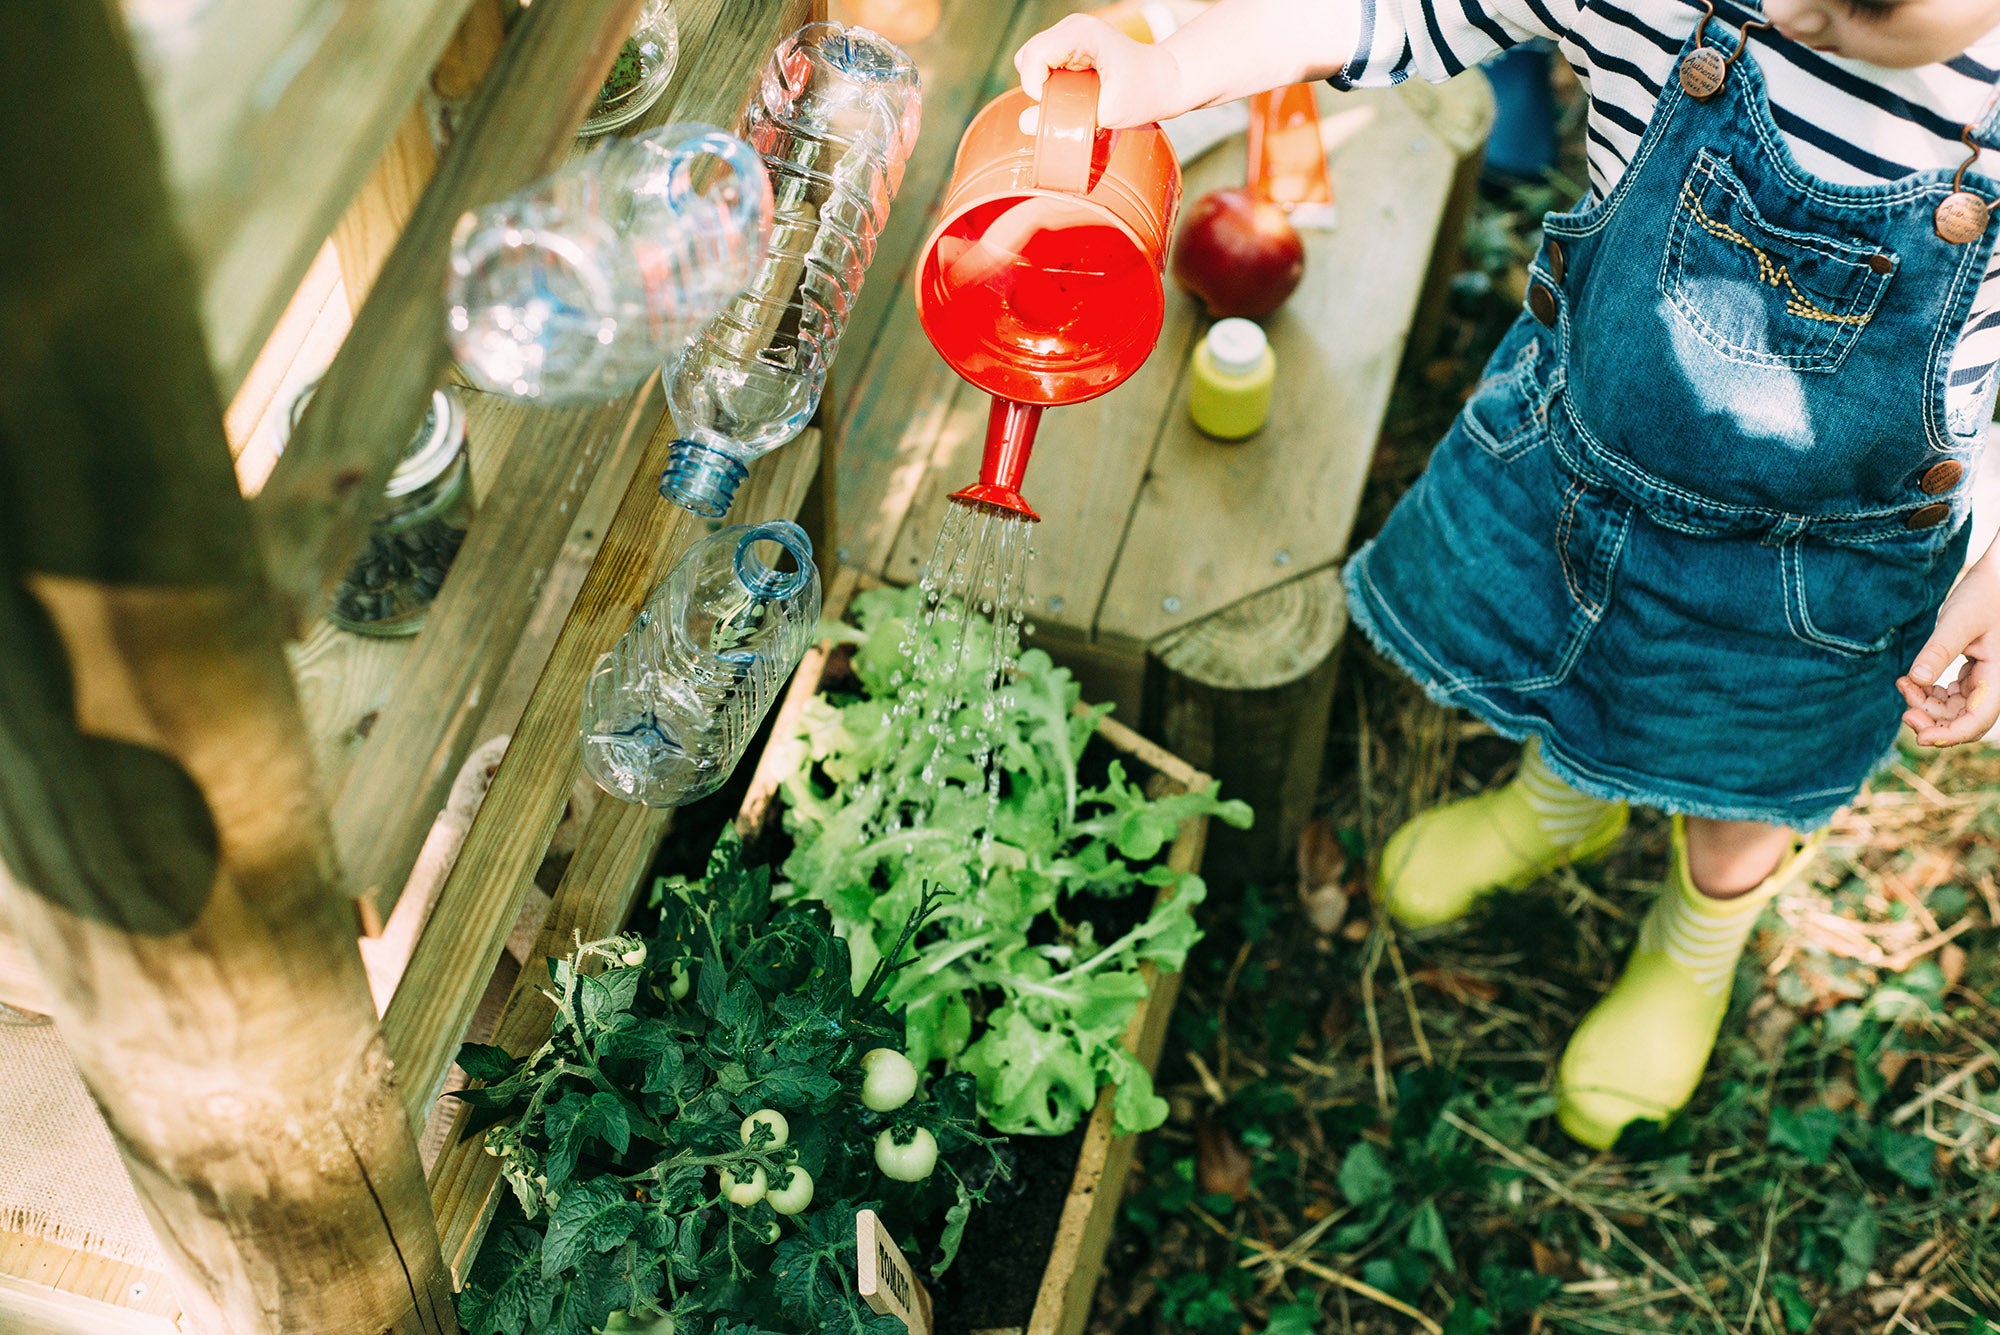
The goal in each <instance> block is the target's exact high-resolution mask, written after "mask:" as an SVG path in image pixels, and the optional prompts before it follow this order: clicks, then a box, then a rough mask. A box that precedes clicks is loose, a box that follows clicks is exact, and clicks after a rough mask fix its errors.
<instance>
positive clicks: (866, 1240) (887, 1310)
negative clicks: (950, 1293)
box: [854, 1210, 931, 1335]
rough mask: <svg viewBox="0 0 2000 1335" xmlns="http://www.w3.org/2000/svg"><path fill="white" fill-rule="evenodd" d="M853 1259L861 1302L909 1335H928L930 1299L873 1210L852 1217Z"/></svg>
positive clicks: (920, 1281)
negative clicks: (907, 1330) (896, 1322)
mask: <svg viewBox="0 0 2000 1335" xmlns="http://www.w3.org/2000/svg"><path fill="white" fill-rule="evenodd" d="M854 1255H855V1259H856V1261H857V1263H858V1265H857V1269H858V1270H859V1271H860V1283H859V1284H858V1285H856V1287H857V1288H858V1289H859V1290H860V1292H861V1299H862V1301H863V1302H865V1303H867V1304H868V1306H869V1307H870V1308H871V1309H872V1310H873V1311H875V1312H878V1313H880V1314H882V1315H885V1316H893V1317H895V1318H897V1319H898V1320H900V1321H901V1322H902V1323H903V1324H904V1325H906V1326H908V1327H909V1328H910V1335H930V1330H931V1295H930V1294H929V1292H928V1291H926V1290H925V1288H924V1283H923V1281H922V1280H920V1279H918V1278H917V1272H916V1271H914V1270H912V1269H910V1263H909V1262H908V1261H905V1260H904V1259H903V1253H902V1252H901V1251H900V1250H899V1249H898V1248H897V1246H896V1240H895V1239H894V1238H892V1237H890V1236H889V1230H888V1229H886V1228H884V1227H882V1218H881V1216H880V1215H878V1214H876V1213H875V1212H874V1211H873V1210H861V1211H858V1212H857V1213H856V1214H855V1216H854Z"/></svg>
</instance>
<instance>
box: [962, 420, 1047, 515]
mask: <svg viewBox="0 0 2000 1335" xmlns="http://www.w3.org/2000/svg"><path fill="white" fill-rule="evenodd" d="M1041 420H1042V409H1041V405H1040V404H1034V403H1016V402H1014V401H1013V400H1012V399H1002V398H995V399H994V400H993V410H992V412H991V413H990V414H989V415H988V416H987V419H986V453H985V455H984V457H982V458H981V459H980V461H979V481H978V482H976V483H974V484H973V485H972V486H969V487H967V488H965V489H964V490H962V491H954V492H953V493H952V494H951V499H953V500H954V501H957V502H959V503H960V504H961V505H983V506H986V507H988V508H990V509H994V510H1001V511H1004V512H1006V513H1008V514H1016V515H1019V516H1021V517H1022V518H1023V519H1026V520H1028V521H1029V522H1030V523H1039V522H1041V518H1042V517H1041V516H1040V515H1038V514H1036V513H1035V511H1034V508H1033V507H1031V506H1030V505H1029V504H1028V502H1027V501H1026V500H1025V499H1023V498H1022V496H1021V479H1022V478H1023V477H1025V476H1026V475H1027V472H1028V456H1029V455H1030V454H1031V453H1033V452H1034V448H1035V428H1036V427H1037V426H1039V425H1040V424H1041Z"/></svg>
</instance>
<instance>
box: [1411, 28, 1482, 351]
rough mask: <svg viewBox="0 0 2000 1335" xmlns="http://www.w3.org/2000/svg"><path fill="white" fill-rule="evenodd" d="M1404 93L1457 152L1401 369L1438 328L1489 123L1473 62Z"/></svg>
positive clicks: (1432, 342) (1427, 346)
mask: <svg viewBox="0 0 2000 1335" xmlns="http://www.w3.org/2000/svg"><path fill="white" fill-rule="evenodd" d="M1404 96H1405V97H1407V98H1408V99H1409V102H1410V106H1411V108H1412V109H1413V110H1415V111H1416V113H1417V114H1418V115H1419V116H1422V117H1423V118H1424V120H1425V121H1426V122H1427V123H1428V124H1429V125H1430V127H1431V129H1432V130H1434V131H1436V132H1437V135H1438V137H1439V138H1440V139H1443V140H1444V141H1445V145H1446V147H1448V148H1450V149H1451V151H1452V152H1453V153H1455V154H1457V155H1458V166H1457V167H1456V168H1455V169H1454V170H1453V172H1452V177H1451V187H1450V189H1448V190H1447V191H1446V192H1445V203H1444V213H1443V216H1442V217H1440V218H1439V220H1438V229H1437V239H1436V241H1435V242H1434V243H1433V244H1432V246H1431V263H1430V268H1429V270H1428V271H1426V272H1425V274H1424V285H1423V290H1422V293H1421V294H1420V295H1419V296H1418V297H1417V313H1416V315H1415V317H1414V318H1413V319H1412V320H1411V321H1410V340H1409V343H1408V345H1407V346H1406V347H1405V348H1404V349H1403V369H1404V370H1405V371H1409V370H1413V369H1416V368H1418V367H1421V366H1422V364H1423V363H1424V362H1426V361H1429V360H1430V356H1431V353H1432V352H1433V351H1434V350H1435V349H1436V347H1437V341H1438V336H1439V335H1440V334H1441V333H1442V332H1443V329H1444V317H1445V306H1446V303H1447V302H1448V301H1449V299H1450V296H1451V280H1452V276H1453V275H1454V274H1456V273H1457V272H1458V270H1459V266H1460V264H1461V263H1462V260H1461V257H1460V255H1459V242H1460V239H1461V238H1462V237H1463V236H1464V235H1465V224H1466V222H1467V221H1468V220H1469V219H1470V218H1471V217H1472V206H1473V204H1474V202H1475V201H1476V200H1477V199H1478V197H1479V168H1480V165H1481V163H1482V162H1483V161H1484V160H1485V157H1486V136H1487V134H1488V132H1489V131H1491V130H1492V128H1493V87H1492V85H1491V84H1489V83H1488V82H1487V81H1486V74H1485V72H1484V71H1482V70H1479V69H1476V68H1475V69H1471V70H1467V71H1466V72H1465V73H1464V74H1461V75H1459V76H1458V77H1457V78H1456V79H1453V80H1452V81H1451V82H1450V83H1448V84H1446V85H1444V86H1443V87H1437V86H1435V85H1432V84H1427V83H1412V84H1410V85H1407V86H1406V91H1405V93H1404Z"/></svg>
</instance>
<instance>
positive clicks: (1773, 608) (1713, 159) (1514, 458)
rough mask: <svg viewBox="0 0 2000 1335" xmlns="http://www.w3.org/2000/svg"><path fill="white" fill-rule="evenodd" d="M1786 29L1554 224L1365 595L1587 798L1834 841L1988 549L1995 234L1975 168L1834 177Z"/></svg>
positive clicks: (1384, 542) (1660, 114)
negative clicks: (1966, 345) (1959, 403)
mask: <svg viewBox="0 0 2000 1335" xmlns="http://www.w3.org/2000/svg"><path fill="white" fill-rule="evenodd" d="M1748 17H1754V16H1752V15H1740V16H1739V21H1740V18H1748ZM1707 31H1708V37H1707V44H1708V45H1712V46H1713V45H1720V46H1723V47H1724V49H1725V50H1727V49H1728V47H1729V45H1730V43H1729V36H1730V33H1729V32H1728V31H1726V30H1723V28H1722V25H1721V24H1720V23H1716V22H1710V23H1709V24H1708V25H1707ZM1701 40H1702V38H1701V33H1700V31H1699V30H1697V34H1696V36H1695V37H1694V38H1691V39H1690V41H1689V44H1688V47H1687V48H1684V50H1683V53H1682V56H1683V59H1685V57H1686V54H1687V51H1688V50H1692V49H1693V48H1694V47H1695V46H1696V44H1697V43H1698V42H1700V41H1701ZM1736 40H1737V41H1738V42H1739V43H1740V42H1741V40H1742V39H1741V38H1740V37H1738V38H1737V39H1736ZM1767 40H1769V41H1772V42H1777V41H1782V40H1783V39H1782V38H1781V37H1779V36H1778V35H1777V34H1776V33H1775V32H1763V33H1759V34H1757V36H1756V37H1755V38H1753V39H1751V42H1750V49H1749V50H1748V52H1747V53H1742V58H1740V59H1736V60H1734V61H1733V62H1732V63H1731V65H1730V66H1729V67H1728V71H1727V78H1726V79H1725V81H1724V83H1723V87H1722V89H1721V90H1720V91H1718V92H1716V93H1715V94H1714V95H1713V96H1711V97H1710V98H1708V99H1707V100H1706V101H1697V100H1696V99H1695V98H1693V97H1691V96H1689V95H1688V94H1687V93H1685V92H1684V91H1683V90H1682V88H1681V87H1680V84H1679V81H1678V80H1677V79H1674V78H1671V77H1670V78H1669V79H1668V80H1667V86H1666V88H1665V89H1664V91H1663V92H1662V94H1661V97H1660V101H1659V105H1658V109H1657V110H1656V112H1655V114H1654V116H1653V120H1652V123H1651V125H1650V126H1649V127H1648V128H1647V130H1646V133H1645V135H1644V137H1643V139H1642V140H1641V141H1640V144H1639V146H1638V148H1637V150H1636V151H1635V153H1634V156H1633V158H1632V161H1631V163H1630V165H1629V166H1628V167H1627V169H1626V171H1625V174H1624V175H1623V176H1622V177H1621V178H1620V180H1619V181H1618V183H1617V185H1616V186H1615V187H1614V188H1613V189H1612V190H1611V192H1610V193H1609V194H1608V195H1607V196H1606V197H1605V198H1603V199H1601V200H1599V201H1597V202H1595V203H1588V204H1586V205H1585V206H1583V207H1580V208H1579V209H1577V210H1576V211H1574V212H1571V213H1557V214H1551V215H1549V217H1548V218H1547V219H1546V221H1545V222H1544V224H1543V235H1544V241H1543V246H1542V249H1541V251H1540V253H1539V254H1538V255H1537V256H1536V258H1535V261H1534V264H1533V266H1532V268H1531V270H1530V288H1529V293H1528V299H1527V309H1526V311H1525V312H1524V313H1523V314H1522V316H1521V317H1520V319H1519V320H1517V321H1516V322H1515V324H1514V326H1513V327H1512V329H1511V330H1510V331H1509V333H1508V335H1507V337H1506V339H1505V340H1504V341H1503V342H1502V343H1501V345H1500V347H1499V349H1498V350H1497V351H1496V352H1495V353H1494V354H1493V358H1492V360H1491V362H1490V363H1489V364H1488V365H1487V368H1486V376H1485V379H1484V381H1483V383H1482V384H1481V385H1480V386H1479V388H1478V390H1477V391H1476V393H1475V394H1474V396H1473V397H1472V399H1471V400H1470V401H1468V402H1467V404H1466V406H1465V409H1464V411H1463V412H1462V413H1461V414H1460V416H1459V418H1458V420H1457V421H1456V422H1455V423H1454V424H1453V426H1452V429H1451V431H1450V433H1449V434H1448V435H1447V436H1446V437H1445V439H1444V440H1443V442H1442V443H1441V444H1439V446H1438V447H1437V450H1436V452H1435V454H1434V455H1433V456H1432V459H1431V463H1430V468H1429V471H1428V472H1426V473H1425V474H1424V476H1423V477H1422V478H1421V479H1419V481H1418V482H1417V484H1416V486H1415V487H1413V488H1412V489H1411V491H1410V492H1409V494H1408V495H1406V496H1405V497H1404V498H1403V500H1402V502H1401V503H1400V504H1399V505H1398V506H1397V507H1396V509H1395V511H1394V513H1393V514H1392V515H1391V516H1390V518H1389V521H1388V523H1387V525H1386V526H1385V527H1384V528H1383V530H1382V532H1381V534H1380V536H1379V537H1377V538H1376V539H1375V540H1374V541H1373V542H1371V543H1369V544H1368V545H1367V546H1365V547H1364V548H1362V550H1361V551H1360V552H1359V553H1357V554H1356V555H1355V557H1354V558H1353V560H1352V561H1351V562H1349V564H1348V567H1347V570H1346V582H1347V589H1348V594H1349V605H1350V608H1351V610H1352V613H1353V615H1354V618H1355V620H1356V621H1358V622H1359V623H1360V625H1361V626H1362V628H1363V629H1364V630H1365V631H1366V632H1367V634H1368V636H1369V638H1370V640H1372V641H1373V642H1374V644H1375V645H1376V647H1377V648H1378V649H1380V650H1381V651H1382V652H1383V653H1384V654H1386V655H1387V656H1388V657H1389V658H1390V659H1392V660H1393V661H1394V662H1395V663H1396V664H1397V665H1398V666H1400V667H1401V668H1402V669H1403V670H1404V671H1406V672H1408V673H1409V674H1410V675H1411V676H1413V677H1414V678H1415V679H1416V680H1417V681H1418V682H1419V683H1421V684H1422V685H1423V687H1424V689H1425V690H1426V691H1427V692H1428V693H1429V694H1430V695H1431V696H1432V697H1433V698H1434V699H1437V700H1439V701H1441V702H1443V703H1445V704H1448V705H1453V706H1458V707H1461V708H1464V709H1466V710H1468V711H1470V712H1471V713H1473V714H1475V715H1477V716H1478V717H1479V718H1481V719H1483V720H1484V721H1485V722H1487V723H1488V724H1489V725H1491V726H1492V727H1493V728H1495V729H1496V730H1498V731H1499V732H1501V733H1503V734H1505V735H1507V736H1509V737H1514V738H1522V737H1525V736H1528V735H1530V734H1533V735H1535V736H1537V737H1539V738H1540V739H1541V743H1542V752H1543V755H1544V757H1545V758H1546V759H1547V761H1548V764H1549V767H1550V768H1551V769H1553V770H1554V771H1555V772H1556V773H1557V774H1559V775H1561V776H1562V777H1563V778H1564V779H1565V780H1566V781H1568V782H1569V783H1571V784H1572V785H1573V786H1575V787H1576V788H1578V789H1580V790H1582V791H1584V792H1587V793H1592V794H1595V795H1597V796H1599V797H1606V798H1620V799H1625V800H1628V801H1632V802H1637V803H1641V804H1644V805H1647V806H1652V807H1657V808H1660V809H1662V810H1666V811H1672V812H1682V813H1687V814H1692V815H1704V816H1713V817H1718V818H1724V819H1737V820H1758V821H1768V822H1771V823H1775V824H1780V825H1788V826H1791V827H1793V828H1795V829H1799V830H1808V829H1813V828H1816V827H1818V826H1820V825H1823V824H1825V823H1826V822H1827V821H1828V820H1829V819H1830V818H1831V817H1832V815H1833V814H1834V812H1835V811H1836V810H1837V809H1838V808H1839V807H1840V806H1841V805H1842V804H1844V803H1845V802H1847V801H1848V800H1849V799H1850V798H1852V797H1853V795H1854V794H1855V792H1856V791H1857V790H1858V789H1859V787H1860V786H1861V784H1862V782H1863V781H1864V780H1865V779H1866V778H1867V777H1868V775H1869V773H1870V772H1871V771H1872V770H1873V769H1874V768H1875V766H1876V765H1877V764H1878V763H1880V761H1881V759H1882V758H1883V757H1884V755H1885V754H1886V753H1887V752H1888V751H1889V749H1890V748H1891V746H1892V745H1893V744H1894V740H1895V735H1896V731H1897V728H1898V726H1899V720H1900V718H1901V716H1902V711H1903V708H1904V706H1903V703H1902V700H1901V697H1900V696H1899V695H1898V694H1897V693H1896V690H1895V685H1894V683H1895V680H1896V678H1897V677H1898V676H1900V675H1901V674H1902V673H1903V672H1905V671H1907V670H1908V668H1909V665H1910V663H1911V661H1912V660H1913V659H1914V658H1915V657H1916V654H1917V651H1918V650H1919V649H1920V648H1921V647H1922V646H1923V643H1924V641H1925V639H1926V638H1927V636H1928V635H1929V632H1930V630H1931V628H1932V626H1933V624H1934V623H1935V621H1936V618H1937V611H1938V607H1939V605H1940V604H1941V603H1942V602H1943V600H1944V596H1945V593H1946V592H1947V591H1948V589H1949V588H1950V586H1951V583H1952V580H1953V578H1954V577H1955V576H1956V574H1957V572H1958V570H1959V568H1960V566H1961V564H1962V562H1963V559H1964V556H1965V550H1966V543H1967V541H1968V525H1967V523H1966V520H1967V510H1968V496H1967V492H1968V491H1969V486H1968V480H1969V478H1970V476H1971V473H1972V465H1973V463H1974V461H1975V459H1976V457H1977V454H1978V451H1979V448H1980V445H1981V442H1982V440H1983V428H1984V419H1985V417H1986V415H1987V414H1986V412H1984V411H1981V412H1977V413H1974V414H1972V417H1973V418H1974V419H1975V420H1972V421H1963V422H1960V423H1957V424H1953V423H1951V422H1949V421H1948V420H1947V417H1946V390H1947V379H1948V377H1949V375H1950V367H1951V359H1952V353H1953V349H1954V347H1955V346H1956V344H1957V341H1958V337H1959V332H1960V330H1961V328H1962V327H1963V325H1964V323H1965V321H1966V318H1967V315H1968V313H1969V312H1970V310H1971V306H1972V301H1973V297H1974V294H1975V292H1976V290H1977V288H1978V286H1979V284H1980V281H1981V279H1982V278H1983V277H1984V276H1985V273H1986V266H1987V262H1988V259H1989V255H1990V253H1991V251H1992V249H1993V242H1994V237H1995V235H1996V233H2000V226H1988V227H1987V228H1986V230H1985V232H1984V233H1983V234H1982V235H1980V236H1978V237H1976V238H1975V239H1973V240H1972V241H1970V242H1968V243H1965V244H1958V245H1954V244H1951V243H1949V242H1947V241H1945V240H1944V239H1943V238H1942V237H1941V236H1940V235H1939V234H1938V231H1937V230H1936V228H1935V226H1934V222H1933V214H1934V211H1935V209H1936V207H1937V205H1938V203H1939V201H1940V200H1942V199H1943V198H1945V196H1947V195H1948V194H1950V193H1951V192H1952V175H1953V174H1952V172H1950V171H1943V172H1937V171H1932V172H1924V173H1920V174H1917V175H1912V176H1907V177H1904V178H1902V179H1900V180H1897V181H1893V182H1889V183H1886V184H1882V185H1873V186H1852V185H1839V184H1835V183H1832V182H1829V181H1826V180H1823V179H1820V178H1818V177H1815V176H1813V175H1811V174H1809V173H1808V172H1806V171H1805V170H1804V169H1803V168H1802V167H1800V165H1799V163H1798V161H1797V160H1796V158H1794V157H1793V155H1792V153H1791V151H1790V149H1789V147H1788V146H1787V145H1786V143H1785V141H1784V138H1783V136H1782V135H1781V134H1780V133H1779V130H1778V128H1777V125H1776V124H1775V122H1774V121H1773V119H1772V116H1771V111H1770V106H1769V103H1768V100H1767V98H1766V95H1765V89H1764V81H1763V78H1762V76H1761V75H1760V74H1759V72H1758V69H1757V64H1756V60H1755V58H1754V57H1755V55H1756V47H1757V45H1758V44H1761V43H1763V42H1765V41H1767ZM1996 134H2000V112H1996V111H1994V110H1989V111H1988V112H1987V114H1986V117H1985V119H1984V121H1983V122H1982V123H1981V124H1980V125H1979V126H1977V127H1975V132H1974V135H1975V138H1976V139H1977V140H1978V141H1979V142H1980V143H1982V144H1985V145H1988V146H1996V145H2000V138H1996ZM1964 188H1965V189H1966V190H1970V191H1976V192H1979V193H1980V194H1982V195H1983V196H1985V197H1987V198H1991V197H1992V196H1993V195H1994V194H1995V193H1996V186H1995V184H1994V183H1993V182H1991V181H1989V180H1986V179H1984V178H1982V177H1979V176H1977V175H1975V174H1973V173H1967V174H1966V175H1965V178H1964ZM1987 394H1988V396H1989V400H1990V394H1991V390H1990V388H1989V389H1988V391H1987Z"/></svg>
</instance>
